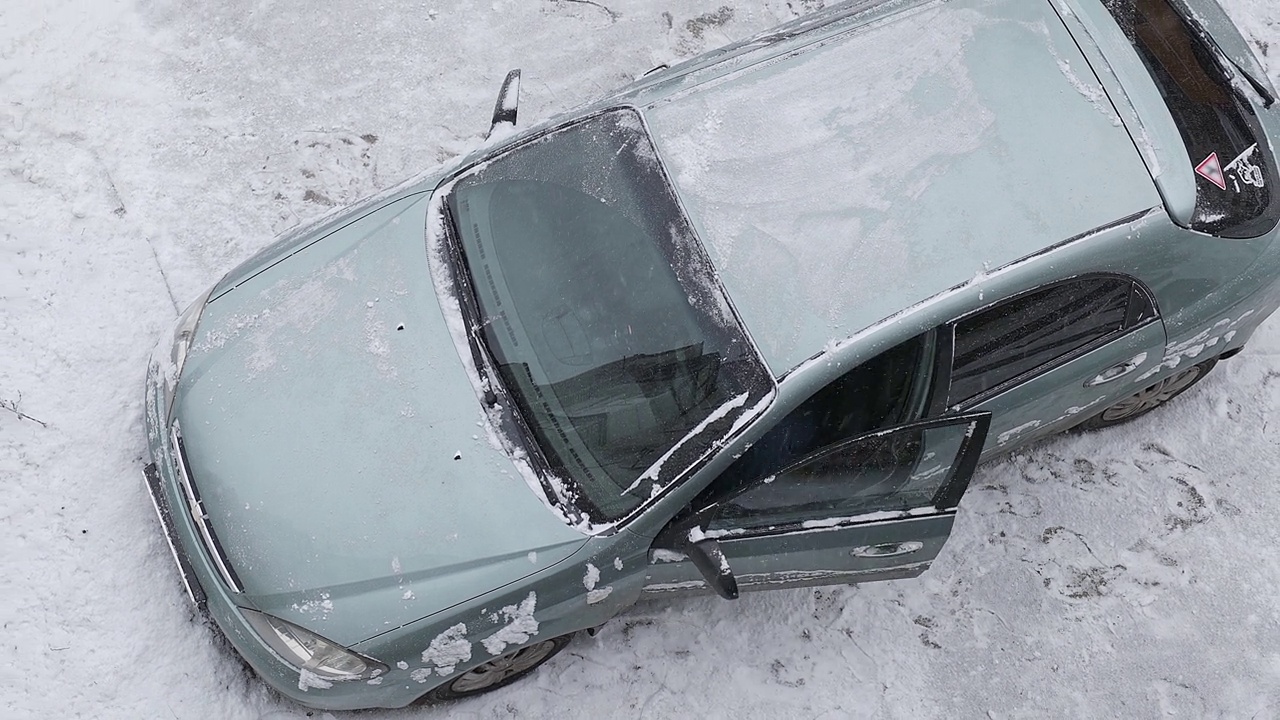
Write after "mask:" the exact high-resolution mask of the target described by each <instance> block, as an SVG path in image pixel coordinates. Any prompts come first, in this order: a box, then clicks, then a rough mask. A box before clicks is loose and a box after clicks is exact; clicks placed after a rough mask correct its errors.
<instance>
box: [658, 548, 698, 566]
mask: <svg viewBox="0 0 1280 720" xmlns="http://www.w3.org/2000/svg"><path fill="white" fill-rule="evenodd" d="M649 557H650V558H652V559H653V561H654V562H656V563H674V562H684V561H685V560H688V559H689V556H688V555H685V554H684V553H682V552H676V551H675V550H665V549H663V548H656V549H654V550H651V551H650V552H649Z"/></svg>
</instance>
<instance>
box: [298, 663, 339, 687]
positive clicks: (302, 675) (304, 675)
mask: <svg viewBox="0 0 1280 720" xmlns="http://www.w3.org/2000/svg"><path fill="white" fill-rule="evenodd" d="M331 687H333V682H331V681H329V680H325V679H324V678H322V677H320V676H319V675H317V674H315V673H314V672H311V671H310V670H308V669H306V668H301V669H300V670H298V689H299V690H301V691H302V692H307V691H308V690H310V689H311V688H317V689H320V690H327V689H329V688H331Z"/></svg>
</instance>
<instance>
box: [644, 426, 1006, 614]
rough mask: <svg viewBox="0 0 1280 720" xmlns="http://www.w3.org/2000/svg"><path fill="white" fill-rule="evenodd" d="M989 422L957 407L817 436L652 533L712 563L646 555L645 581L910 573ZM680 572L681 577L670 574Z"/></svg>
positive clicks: (948, 514) (968, 470) (928, 548)
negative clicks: (803, 450)
mask: <svg viewBox="0 0 1280 720" xmlns="http://www.w3.org/2000/svg"><path fill="white" fill-rule="evenodd" d="M989 424H990V414H988V413H968V414H964V415H953V416H949V417H946V418H940V419H936V420H929V421H922V422H914V423H909V424H906V425H900V426H897V427H893V428H888V429H884V430H880V431H876V432H872V433H868V434H865V435H862V436H860V437H856V438H853V439H851V440H848V441H845V442H842V443H839V444H836V445H833V446H830V447H827V448H824V449H822V450H820V451H818V452H816V453H814V454H812V455H810V456H808V457H805V458H803V459H801V460H799V461H797V462H795V463H793V464H791V465H790V466H788V467H786V468H785V469H783V470H781V471H780V472H778V473H777V474H775V475H770V476H768V477H763V478H758V479H755V480H752V481H748V482H741V483H738V484H737V486H736V487H725V486H724V485H719V486H718V487H717V489H716V491H715V492H713V493H709V494H707V495H705V496H703V497H701V498H699V501H698V502H697V503H695V505H694V506H693V508H691V512H689V513H687V514H685V515H684V516H682V517H680V518H677V519H675V520H673V521H672V524H671V525H670V526H669V527H668V528H667V530H665V531H664V532H663V533H662V534H660V535H659V536H658V538H657V539H656V541H655V547H658V548H662V549H666V550H670V551H675V552H678V553H683V554H684V555H686V556H690V555H692V556H695V557H697V558H699V559H703V560H705V559H706V557H708V556H709V557H714V558H716V559H717V561H718V562H717V564H718V565H719V566H720V567H719V572H715V573H712V572H707V569H716V568H712V567H711V563H707V562H700V563H694V562H691V561H690V562H683V563H678V564H677V563H671V564H670V565H671V566H668V567H665V568H663V567H661V566H654V568H653V570H654V573H651V581H650V586H649V587H647V589H648V590H650V591H651V592H656V591H659V590H660V589H661V588H660V587H659V586H661V585H663V584H664V581H666V582H665V584H667V585H675V586H679V585H680V584H681V583H683V584H684V586H688V585H689V584H690V583H691V582H694V581H696V579H698V578H700V579H701V580H702V581H703V582H704V583H706V584H707V585H708V586H710V587H711V588H712V589H715V590H716V591H717V592H719V593H720V594H721V595H722V596H725V597H732V596H734V595H736V592H737V590H736V588H737V587H742V588H744V589H749V588H751V587H752V586H755V587H770V588H776V587H787V586H803V585H819V584H837V583H849V582H861V581H867V580H879V579H890V578H896V577H909V576H912V575H917V574H919V573H920V572H923V570H924V568H925V567H927V566H928V563H929V562H930V561H932V560H933V558H934V557H936V556H937V554H938V551H939V550H941V548H942V545H943V543H944V542H945V541H946V539H947V537H948V536H949V535H950V532H951V525H952V522H953V520H954V516H955V509H956V506H957V505H958V504H959V502H960V497H961V496H962V495H963V494H964V491H965V489H966V488H967V487H968V485H969V480H970V478H971V477H972V476H973V472H974V469H975V468H976V466H977V461H978V457H979V455H980V454H981V451H982V445H983V442H984V440H985V438H986V433H987V428H988V427H989ZM695 546H696V547H695ZM668 557H670V555H668ZM675 565H685V566H687V567H685V568H683V569H681V568H679V567H672V566H675ZM681 572H683V574H685V575H689V577H687V578H677V577H675V575H679V574H680V573H681ZM673 573H674V574H673ZM665 576H671V577H665ZM655 580H656V582H655ZM730 584H732V585H733V586H734V587H732V588H730V587H729V585H730ZM730 589H731V590H732V593H729V592H727V591H728V590H730Z"/></svg>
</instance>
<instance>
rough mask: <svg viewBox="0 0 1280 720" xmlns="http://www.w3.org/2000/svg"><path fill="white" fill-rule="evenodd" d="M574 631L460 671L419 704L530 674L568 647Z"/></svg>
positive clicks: (469, 694) (494, 686) (489, 687)
mask: <svg viewBox="0 0 1280 720" xmlns="http://www.w3.org/2000/svg"><path fill="white" fill-rule="evenodd" d="M571 639H573V634H572V633H570V634H569V635H561V636H560V637H555V638H550V639H548V640H540V641H538V642H535V643H532V644H529V645H525V646H524V647H522V648H520V649H519V650H513V651H511V652H509V653H507V654H506V655H503V656H501V657H496V658H493V659H492V660H490V661H489V662H487V663H484V664H483V665H479V666H477V667H474V668H471V669H470V670H468V671H466V672H464V673H459V674H458V675H457V676H455V677H453V678H451V679H450V680H449V681H448V682H446V683H445V684H443V685H441V686H440V687H438V688H435V689H434V690H432V691H430V692H428V693H427V694H426V695H423V696H422V697H421V698H418V701H417V703H415V704H430V703H438V702H447V701H450V700H461V699H463V698H468V697H472V696H474V695H480V694H483V693H487V692H489V691H490V690H497V689H498V688H500V687H504V686H506V685H510V684H511V683H513V682H515V681H517V680H519V679H520V678H522V677H524V676H525V675H528V674H529V673H531V672H533V671H534V670H537V669H538V666H540V665H542V664H543V663H545V662H546V661H548V660H550V659H551V658H553V657H555V656H556V654H557V653H559V652H560V651H561V650H563V649H565V646H567V645H568V644H569V641H570V640H571Z"/></svg>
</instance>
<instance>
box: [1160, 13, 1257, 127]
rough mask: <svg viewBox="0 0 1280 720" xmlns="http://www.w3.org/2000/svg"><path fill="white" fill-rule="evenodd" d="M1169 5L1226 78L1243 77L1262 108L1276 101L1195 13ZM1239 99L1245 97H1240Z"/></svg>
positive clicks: (1233, 85)
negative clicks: (1227, 51)
mask: <svg viewBox="0 0 1280 720" xmlns="http://www.w3.org/2000/svg"><path fill="white" fill-rule="evenodd" d="M1170 5H1171V6H1172V7H1173V8H1174V10H1175V11H1176V12H1177V13H1178V15H1179V16H1181V17H1182V21H1183V22H1185V23H1186V24H1187V25H1188V26H1189V27H1190V28H1191V30H1192V31H1193V32H1194V33H1195V35H1196V37H1198V38H1200V42H1202V43H1204V46H1205V48H1206V49H1207V50H1208V51H1209V54H1210V55H1212V56H1213V59H1214V61H1215V62H1216V63H1217V64H1218V67H1219V68H1221V69H1222V72H1223V73H1224V74H1226V75H1227V76H1228V78H1227V79H1228V80H1231V79H1234V78H1240V79H1243V80H1244V81H1245V82H1246V83H1248V84H1249V87H1250V88H1252V89H1253V91H1254V92H1255V93H1257V95H1258V98H1259V99H1260V100H1262V107H1264V108H1267V109H1270V108H1271V106H1272V105H1274V104H1275V103H1276V98H1275V96H1274V95H1273V94H1272V93H1271V90H1270V88H1268V87H1267V84H1266V83H1265V82H1263V81H1261V80H1259V79H1258V78H1256V77H1254V76H1253V74H1252V73H1250V72H1249V71H1248V70H1246V69H1244V68H1243V67H1241V66H1240V63H1238V62H1236V61H1235V60H1233V59H1232V58H1231V56H1229V55H1227V53H1226V52H1224V51H1223V49H1222V46H1221V45H1219V44H1218V41H1217V40H1216V39H1214V37H1213V35H1212V34H1211V33H1210V32H1209V31H1208V30H1207V29H1205V27H1204V25H1202V24H1201V23H1200V21H1199V19H1197V18H1196V17H1195V13H1191V12H1187V11H1186V10H1184V9H1183V8H1181V7H1179V4H1177V3H1170ZM1228 84H1230V85H1231V87H1232V88H1235V89H1236V90H1237V91H1238V90H1239V88H1238V87H1237V86H1236V84H1235V83H1228ZM1241 99H1247V98H1243V97H1242V98H1241Z"/></svg>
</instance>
